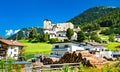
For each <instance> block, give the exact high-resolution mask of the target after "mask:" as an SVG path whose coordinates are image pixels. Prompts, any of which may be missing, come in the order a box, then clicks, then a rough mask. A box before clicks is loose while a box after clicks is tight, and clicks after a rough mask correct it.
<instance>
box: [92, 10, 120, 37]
mask: <svg viewBox="0 0 120 72" xmlns="http://www.w3.org/2000/svg"><path fill="white" fill-rule="evenodd" d="M92 23H93V24H95V23H96V24H99V25H100V27H108V29H106V30H103V31H102V32H101V33H102V34H105V35H109V34H112V33H115V34H120V9H117V10H115V11H112V12H110V13H108V14H107V15H106V16H103V17H101V18H99V19H97V20H95V21H93V22H92Z"/></svg>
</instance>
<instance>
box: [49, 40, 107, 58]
mask: <svg viewBox="0 0 120 72" xmlns="http://www.w3.org/2000/svg"><path fill="white" fill-rule="evenodd" d="M52 45H53V46H52V53H51V54H52V55H53V56H59V57H61V56H62V55H64V54H65V52H73V51H83V50H88V51H89V52H90V51H98V52H99V51H102V50H105V47H104V45H102V44H100V43H96V42H83V43H78V42H73V43H54V44H52Z"/></svg>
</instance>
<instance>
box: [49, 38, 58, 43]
mask: <svg viewBox="0 0 120 72" xmlns="http://www.w3.org/2000/svg"><path fill="white" fill-rule="evenodd" d="M49 42H50V43H55V42H60V40H58V38H51V39H50V40H49Z"/></svg>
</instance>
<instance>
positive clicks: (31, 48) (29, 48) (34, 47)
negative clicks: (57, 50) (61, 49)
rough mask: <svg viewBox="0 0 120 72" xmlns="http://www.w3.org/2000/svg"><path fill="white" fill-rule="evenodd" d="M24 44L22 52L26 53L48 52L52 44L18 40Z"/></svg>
mask: <svg viewBox="0 0 120 72" xmlns="http://www.w3.org/2000/svg"><path fill="white" fill-rule="evenodd" d="M19 42H21V43H22V44H24V45H25V47H24V50H25V51H24V53H25V55H28V54H50V53H51V49H52V45H51V44H48V43H28V41H26V40H20V41H19Z"/></svg>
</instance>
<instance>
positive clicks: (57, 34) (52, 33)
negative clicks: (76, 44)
mask: <svg viewBox="0 0 120 72" xmlns="http://www.w3.org/2000/svg"><path fill="white" fill-rule="evenodd" d="M68 28H71V29H73V31H74V35H73V37H72V40H76V39H77V32H78V31H79V30H80V28H79V27H78V28H74V25H73V24H72V23H71V22H67V23H56V24H51V21H50V20H47V19H46V20H44V33H48V34H49V38H50V39H51V38H58V39H59V40H62V41H63V40H65V39H67V37H66V31H67V29H68Z"/></svg>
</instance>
